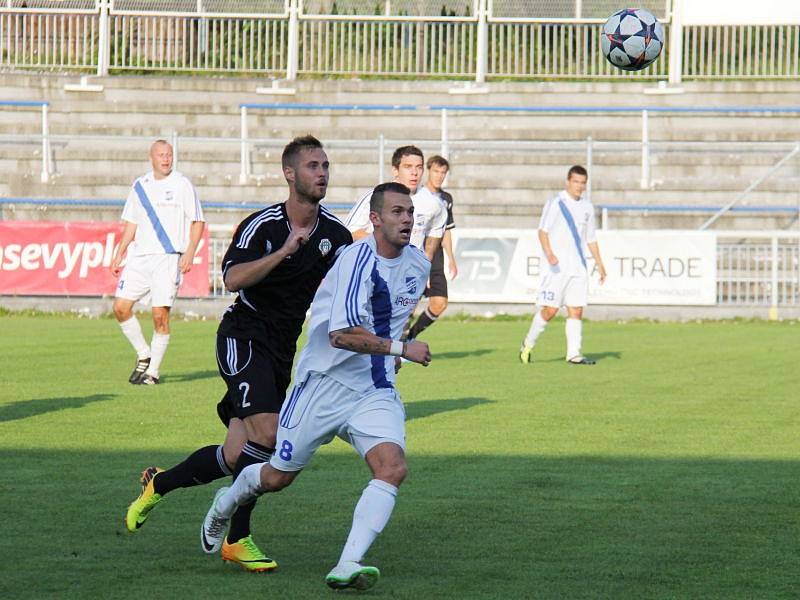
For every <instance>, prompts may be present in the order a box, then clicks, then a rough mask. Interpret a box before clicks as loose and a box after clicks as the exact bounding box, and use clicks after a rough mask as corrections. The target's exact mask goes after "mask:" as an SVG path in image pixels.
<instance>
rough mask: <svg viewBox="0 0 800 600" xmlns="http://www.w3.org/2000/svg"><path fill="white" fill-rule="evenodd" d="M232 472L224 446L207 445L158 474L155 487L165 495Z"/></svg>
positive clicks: (158, 492) (159, 492)
mask: <svg viewBox="0 0 800 600" xmlns="http://www.w3.org/2000/svg"><path fill="white" fill-rule="evenodd" d="M230 474H231V470H230V468H229V467H228V465H227V464H225V455H224V454H223V452H222V446H206V447H204V448H200V449H199V450H195V451H194V453H192V454H190V455H189V456H188V457H187V458H186V460H184V461H183V462H182V463H180V464H178V465H175V466H174V467H172V468H171V469H167V470H166V471H162V472H161V473H159V474H158V475H156V477H155V479H154V480H153V489H154V490H155V492H156V494H161V495H162V496H163V495H164V494H169V493H170V492H171V491H172V490H176V489H178V488H187V487H194V486H196V485H205V484H206V483H211V482H212V481H214V480H216V479H220V478H221V477H225V475H230Z"/></svg>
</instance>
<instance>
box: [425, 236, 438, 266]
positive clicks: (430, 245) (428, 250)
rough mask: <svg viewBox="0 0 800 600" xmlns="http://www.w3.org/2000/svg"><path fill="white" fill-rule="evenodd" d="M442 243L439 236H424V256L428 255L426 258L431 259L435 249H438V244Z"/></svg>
mask: <svg viewBox="0 0 800 600" xmlns="http://www.w3.org/2000/svg"><path fill="white" fill-rule="evenodd" d="M441 245H442V238H441V237H430V236H428V237H426V238H425V256H427V257H428V260H430V261H433V255H434V254H436V251H437V250H438V249H439V246H441Z"/></svg>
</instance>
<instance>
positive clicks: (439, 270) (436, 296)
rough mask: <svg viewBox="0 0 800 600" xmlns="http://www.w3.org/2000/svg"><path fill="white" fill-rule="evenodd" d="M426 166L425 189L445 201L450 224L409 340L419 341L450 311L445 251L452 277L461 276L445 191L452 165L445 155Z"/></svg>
mask: <svg viewBox="0 0 800 600" xmlns="http://www.w3.org/2000/svg"><path fill="white" fill-rule="evenodd" d="M426 166H427V168H428V181H427V182H426V184H425V186H426V187H427V188H428V189H429V190H430V191H431V192H433V193H435V194H437V195H438V196H439V197H440V198H441V199H442V202H443V203H444V205H445V208H446V209H447V224H446V225H445V227H444V235H443V236H442V243H441V245H440V246H439V248H438V249H437V250H436V253H435V254H434V255H433V260H431V275H430V280H429V285H428V288H426V289H425V295H426V296H427V297H428V307H427V308H426V309H425V310H424V311H422V314H421V315H420V316H419V317H418V318H417V321H416V323H414V326H413V327H411V331H410V332H409V334H408V337H409V338H410V339H416V338H417V337H418V336H419V334H420V333H422V332H423V331H424V330H425V329H427V328H428V327H430V326H431V325H432V324H433V323H434V322H435V321H436V319H438V318H439V317H440V316H441V315H442V313H443V312H444V311H445V309H446V308H447V277H446V276H445V274H444V253H445V252H446V253H447V260H448V262H449V267H450V278H451V279H455V277H456V275H458V265H457V264H456V257H455V255H454V254H453V237H452V233H451V230H452V229H453V228H454V227H455V226H456V224H455V221H454V220H453V196H451V195H450V193H449V192H446V191H444V190H443V189H442V184H443V183H444V180H445V178H446V177H447V173H448V172H449V170H450V163H449V162H447V159H446V158H444V157H442V156H431V157H430V158H429V159H428V164H427V165H426Z"/></svg>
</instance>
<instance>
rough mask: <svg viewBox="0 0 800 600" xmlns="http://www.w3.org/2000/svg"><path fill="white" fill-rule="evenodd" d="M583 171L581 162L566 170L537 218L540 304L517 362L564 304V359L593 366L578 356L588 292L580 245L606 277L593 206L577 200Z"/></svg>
mask: <svg viewBox="0 0 800 600" xmlns="http://www.w3.org/2000/svg"><path fill="white" fill-rule="evenodd" d="M587 180H588V174H587V173H586V169H584V168H583V167H581V166H577V165H576V166H574V167H572V168H571V169H570V170H569V172H568V173H567V186H566V189H565V190H564V191H562V192H561V193H559V194H558V195H557V196H556V197H555V198H552V199H550V200H549V201H548V202H547V204H545V206H544V210H543V211H542V218H541V221H540V222H539V241H540V242H541V244H542V255H543V256H542V265H543V266H542V269H543V271H542V278H541V283H540V284H539V301H538V305H539V306H540V307H541V310H539V311H538V312H537V313H536V315H534V317H533V321H532V323H531V326H530V329H529V330H528V335H527V336H525V341H524V342H523V343H522V347H521V348H520V351H519V359H520V360H521V361H522V362H523V363H528V362H532V357H531V352H532V350H533V346H534V345H535V344H536V339H537V338H538V337H539V336H540V335H541V333H542V332H543V331H544V329H545V327H546V326H547V323H548V322H549V321H550V319H552V318H553V317H554V316H556V314H557V313H558V309H559V308H560V307H561V306H566V307H567V325H566V334H567V361H568V362H569V363H571V364H575V365H593V364H594V361H593V360H591V359H588V358H586V357H585V356H583V355H582V354H581V342H582V337H583V335H582V329H583V321H582V319H583V307H584V306H586V303H587V297H588V295H589V274H588V271H587V268H586V256H585V254H584V248H585V247H588V248H589V252H591V254H592V258H594V262H595V265H596V267H597V271H598V273H599V274H600V283H603V281H605V279H606V269H605V267H604V266H603V260H602V259H601V258H600V248H599V246H598V245H597V235H596V234H595V227H594V207H593V206H592V204H591V202H589V201H588V200H586V199H584V198H582V194H583V192H584V191H585V190H586V181H587Z"/></svg>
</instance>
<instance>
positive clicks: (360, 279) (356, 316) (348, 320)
mask: <svg viewBox="0 0 800 600" xmlns="http://www.w3.org/2000/svg"><path fill="white" fill-rule="evenodd" d="M374 262H375V254H374V253H373V252H372V249H371V248H370V247H369V246H368V245H367V244H356V245H354V246H350V247H349V248H347V250H346V251H344V252H343V253H342V255H341V256H340V257H339V259H338V260H337V261H336V266H335V267H334V268H333V270H332V271H331V272H330V273H328V277H331V276H333V277H335V278H336V282H335V285H334V293H333V296H332V298H331V314H330V319H329V322H328V332H331V331H338V330H339V329H346V328H348V327H357V326H359V325H361V324H362V323H363V322H364V320H365V319H366V318H367V317H368V313H367V299H368V297H369V294H370V289H371V287H372V283H371V281H372V280H371V274H372V266H373V263H374Z"/></svg>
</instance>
